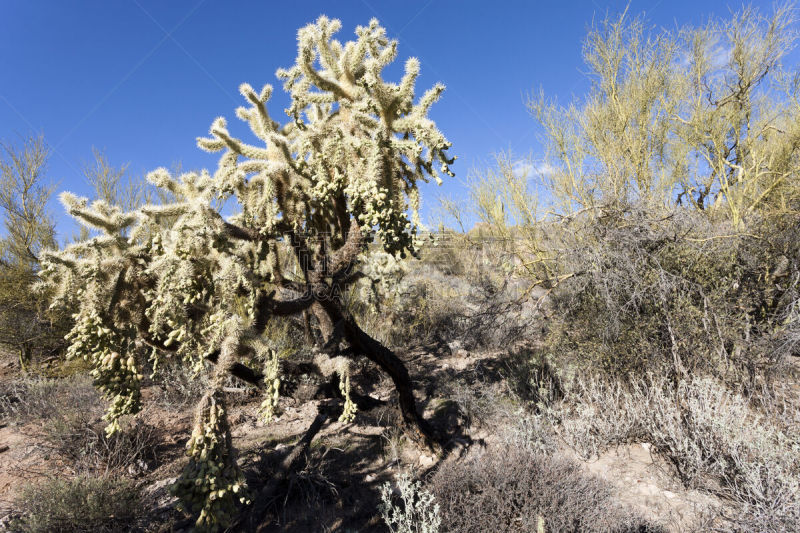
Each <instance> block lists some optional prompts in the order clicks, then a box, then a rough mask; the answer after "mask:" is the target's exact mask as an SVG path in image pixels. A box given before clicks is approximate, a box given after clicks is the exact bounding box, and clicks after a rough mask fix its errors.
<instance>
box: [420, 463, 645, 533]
mask: <svg viewBox="0 0 800 533" xmlns="http://www.w3.org/2000/svg"><path fill="white" fill-rule="evenodd" d="M429 486H430V490H431V492H432V494H433V495H434V497H435V498H436V501H437V502H439V505H440V507H441V519H442V531H454V532H455V531H458V532H460V533H461V532H464V533H466V532H484V531H508V532H516V531H518V532H530V531H537V530H539V529H538V528H539V527H540V522H541V521H543V522H544V529H545V531H649V530H653V531H655V530H656V529H655V528H651V526H648V524H647V523H646V522H644V521H643V520H640V519H638V518H636V517H635V516H634V515H633V514H631V513H630V512H628V511H626V510H625V509H623V508H621V507H620V506H619V505H617V504H616V503H614V501H613V497H612V496H613V495H612V493H611V491H610V489H609V488H608V487H606V486H605V485H604V484H603V483H602V482H601V481H599V480H597V479H595V478H592V477H587V476H585V475H584V474H583V473H582V472H581V468H580V466H579V465H578V464H577V463H575V462H572V461H569V460H567V459H565V458H563V457H560V456H557V455H556V456H549V455H544V454H539V453H537V452H534V451H530V450H525V449H522V448H516V447H508V448H500V449H496V450H487V451H485V452H481V453H478V454H476V455H473V456H471V457H468V458H467V459H465V460H464V461H462V462H450V463H447V464H445V465H443V466H442V468H441V469H440V470H439V471H438V472H437V473H436V474H435V475H434V476H433V478H432V479H431V481H430V483H429Z"/></svg>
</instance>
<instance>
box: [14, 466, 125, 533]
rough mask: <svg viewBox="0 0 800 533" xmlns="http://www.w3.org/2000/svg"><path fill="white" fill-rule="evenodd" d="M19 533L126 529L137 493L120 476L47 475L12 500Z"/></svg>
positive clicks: (94, 531)
mask: <svg viewBox="0 0 800 533" xmlns="http://www.w3.org/2000/svg"><path fill="white" fill-rule="evenodd" d="M15 503H16V511H17V514H18V515H19V516H18V517H17V518H15V519H14V520H12V522H11V524H10V526H9V530H10V531H14V532H19V533H62V532H63V533H79V532H86V533H102V532H109V533H110V532H117V531H127V530H128V529H129V528H130V526H131V523H132V521H133V520H134V518H135V517H136V516H137V513H138V505H139V493H138V490H137V489H136V487H135V486H134V485H133V483H131V482H130V481H128V480H126V479H124V478H107V477H101V478H94V477H85V476H84V477H77V478H75V479H72V480H64V479H59V478H50V479H48V480H46V481H43V482H40V483H38V484H34V485H29V486H28V487H26V488H25V489H24V490H23V491H22V494H21V496H20V497H19V498H18V499H17V500H16V502H15Z"/></svg>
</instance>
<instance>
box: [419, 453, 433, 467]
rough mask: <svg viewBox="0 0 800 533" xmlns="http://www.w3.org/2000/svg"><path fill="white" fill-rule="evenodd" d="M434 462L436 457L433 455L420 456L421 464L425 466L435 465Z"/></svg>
mask: <svg viewBox="0 0 800 533" xmlns="http://www.w3.org/2000/svg"><path fill="white" fill-rule="evenodd" d="M434 462H436V459H435V458H433V457H431V456H430V455H424V454H423V455H420V456H419V465H420V466H421V467H423V468H427V467H429V466H431V465H433V463H434Z"/></svg>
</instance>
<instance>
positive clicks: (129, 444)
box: [0, 375, 160, 474]
mask: <svg viewBox="0 0 800 533" xmlns="http://www.w3.org/2000/svg"><path fill="white" fill-rule="evenodd" d="M0 398H2V401H0V408H2V412H3V416H4V418H6V419H8V420H10V421H14V422H16V423H17V424H19V425H21V426H23V431H24V432H25V433H26V434H28V435H29V436H30V437H31V439H32V440H33V442H35V443H36V446H37V447H39V448H40V449H43V450H44V451H45V452H47V453H48V454H53V455H56V456H58V457H59V458H61V459H63V460H65V461H66V462H67V464H68V466H69V468H70V469H72V470H73V471H76V472H105V473H106V474H107V473H109V472H111V471H125V472H127V473H129V474H140V473H142V472H144V471H147V470H149V469H150V468H152V467H153V465H154V464H155V463H156V461H157V449H158V444H159V441H160V439H159V435H158V432H157V431H156V429H155V428H154V427H153V426H150V425H148V424H145V423H144V422H142V421H139V420H136V421H132V422H131V424H130V425H129V427H127V428H126V429H125V430H124V431H122V432H119V433H117V434H114V435H112V436H110V437H109V436H108V435H106V433H105V431H104V430H103V426H104V425H105V424H104V423H103V422H102V420H101V418H100V417H101V415H102V402H100V398H99V394H98V392H97V390H96V389H95V388H94V387H93V386H92V380H91V379H90V378H89V377H88V376H83V375H74V376H70V377H67V378H60V379H49V378H23V379H20V380H17V381H14V382H11V383H10V384H9V385H7V390H6V391H5V392H4V393H3V394H2V396H0ZM32 422H34V424H31V423H32Z"/></svg>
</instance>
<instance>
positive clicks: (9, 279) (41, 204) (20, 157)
mask: <svg viewBox="0 0 800 533" xmlns="http://www.w3.org/2000/svg"><path fill="white" fill-rule="evenodd" d="M22 141H23V142H22V143H21V145H14V144H10V143H0V218H1V219H2V225H3V230H4V233H5V235H4V236H3V237H2V238H0V345H2V346H4V347H11V348H13V349H15V350H16V351H17V352H18V354H19V361H20V365H21V366H22V368H23V369H24V368H26V367H27V365H28V363H29V362H30V360H31V358H32V355H33V353H34V349H36V348H38V349H53V348H55V347H57V346H58V345H59V344H60V343H59V341H58V340H56V339H58V337H59V336H60V335H57V334H56V331H61V332H62V334H63V330H60V329H59V328H57V327H56V328H54V327H52V326H53V325H52V324H51V323H50V322H49V321H48V320H47V319H46V317H45V316H44V313H43V311H44V310H45V309H46V307H47V304H46V300H45V298H44V297H43V295H39V296H36V297H32V295H31V288H32V286H33V285H34V283H35V282H36V272H37V270H38V269H39V256H40V255H41V250H42V249H43V248H52V247H54V246H55V227H54V224H53V220H52V217H51V216H50V213H49V212H48V209H47V202H48V200H49V199H50V197H51V195H52V192H53V188H52V187H51V186H50V185H49V184H48V183H46V181H45V180H46V174H47V161H48V159H49V156H50V151H49V149H48V147H47V144H46V143H45V140H44V137H43V136H41V135H38V136H29V137H26V138H23V139H22Z"/></svg>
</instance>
